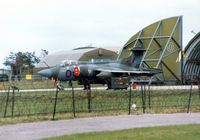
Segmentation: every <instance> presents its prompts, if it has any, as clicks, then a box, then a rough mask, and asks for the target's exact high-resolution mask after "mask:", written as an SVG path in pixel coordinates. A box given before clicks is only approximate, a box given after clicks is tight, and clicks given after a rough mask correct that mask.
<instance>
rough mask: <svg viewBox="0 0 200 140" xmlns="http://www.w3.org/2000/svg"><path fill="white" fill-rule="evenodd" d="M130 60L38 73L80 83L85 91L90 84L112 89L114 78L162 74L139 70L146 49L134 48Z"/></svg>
mask: <svg viewBox="0 0 200 140" xmlns="http://www.w3.org/2000/svg"><path fill="white" fill-rule="evenodd" d="M130 51H131V54H130V56H129V57H128V58H123V59H121V60H116V61H109V62H78V63H77V64H76V65H69V66H66V67H64V66H56V67H53V68H50V69H44V70H41V71H39V72H38V73H39V74H40V75H41V76H44V77H47V78H50V79H52V78H53V79H54V80H59V81H73V80H75V81H78V84H80V85H84V87H85V89H90V84H107V86H108V88H109V89H111V88H112V84H111V83H112V82H111V80H112V78H116V77H137V76H153V75H155V74H158V73H161V70H159V69H152V68H151V69H150V68H142V69H141V68H139V64H140V62H141V60H142V57H143V53H144V52H145V49H144V48H142V47H133V48H132V49H130Z"/></svg>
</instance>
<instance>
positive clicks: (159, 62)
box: [118, 16, 183, 83]
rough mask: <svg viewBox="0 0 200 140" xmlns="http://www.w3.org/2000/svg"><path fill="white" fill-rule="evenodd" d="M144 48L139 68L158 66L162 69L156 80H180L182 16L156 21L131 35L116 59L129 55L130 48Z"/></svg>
mask: <svg viewBox="0 0 200 140" xmlns="http://www.w3.org/2000/svg"><path fill="white" fill-rule="evenodd" d="M134 47H142V48H144V49H146V52H145V53H144V55H143V58H142V61H141V62H140V65H139V68H141V69H142V68H147V67H148V68H158V69H161V70H162V71H163V73H162V74H160V75H158V76H157V77H156V80H158V81H162V82H163V81H175V82H176V83H179V82H182V77H183V76H182V75H183V71H182V70H183V59H182V58H183V55H182V16H176V17H171V18H167V19H163V20H160V21H157V22H155V23H153V24H151V25H149V26H147V27H146V28H144V29H142V30H141V31H139V32H138V33H136V34H135V35H133V36H132V37H131V38H130V39H129V40H128V42H127V43H126V44H125V45H124V47H123V48H122V50H121V52H120V54H119V57H118V59H121V58H125V57H126V56H128V55H130V53H131V52H130V49H131V48H134Z"/></svg>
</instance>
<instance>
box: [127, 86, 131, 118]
mask: <svg viewBox="0 0 200 140" xmlns="http://www.w3.org/2000/svg"><path fill="white" fill-rule="evenodd" d="M129 85H130V90H129V106H128V107H129V108H128V114H129V115H130V114H131V91H132V89H131V88H132V87H131V82H130V83H129Z"/></svg>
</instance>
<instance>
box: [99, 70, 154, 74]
mask: <svg viewBox="0 0 200 140" xmlns="http://www.w3.org/2000/svg"><path fill="white" fill-rule="evenodd" d="M97 71H102V72H110V73H130V74H150V73H151V72H150V71H141V70H134V71H127V70H115V69H97Z"/></svg>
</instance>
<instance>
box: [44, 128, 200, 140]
mask: <svg viewBox="0 0 200 140" xmlns="http://www.w3.org/2000/svg"><path fill="white" fill-rule="evenodd" d="M199 130H200V125H179V126H162V127H148V128H136V129H127V130H121V131H111V132H94V133H83V134H76V135H69V136H61V137H55V138H50V139H47V140H199V139H200V132H199Z"/></svg>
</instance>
